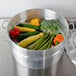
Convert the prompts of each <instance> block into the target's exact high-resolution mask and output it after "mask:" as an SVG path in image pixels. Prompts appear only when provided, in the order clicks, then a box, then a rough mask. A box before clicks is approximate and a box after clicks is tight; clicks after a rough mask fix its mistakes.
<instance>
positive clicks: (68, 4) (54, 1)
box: [0, 0, 76, 17]
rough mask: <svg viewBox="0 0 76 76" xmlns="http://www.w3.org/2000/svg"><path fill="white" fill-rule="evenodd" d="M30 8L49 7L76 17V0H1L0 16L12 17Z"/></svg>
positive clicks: (64, 14)
mask: <svg viewBox="0 0 76 76" xmlns="http://www.w3.org/2000/svg"><path fill="white" fill-rule="evenodd" d="M30 8H49V9H52V10H54V11H57V12H58V13H60V14H62V15H63V16H66V17H76V0H0V17H11V16H14V15H15V14H17V13H18V12H21V11H24V10H26V9H30Z"/></svg>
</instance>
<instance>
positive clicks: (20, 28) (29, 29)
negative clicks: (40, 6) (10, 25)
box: [16, 26, 36, 32]
mask: <svg viewBox="0 0 76 76" xmlns="http://www.w3.org/2000/svg"><path fill="white" fill-rule="evenodd" d="M16 27H17V28H18V29H19V30H20V32H32V31H36V30H35V29H31V28H28V27H20V26H16Z"/></svg>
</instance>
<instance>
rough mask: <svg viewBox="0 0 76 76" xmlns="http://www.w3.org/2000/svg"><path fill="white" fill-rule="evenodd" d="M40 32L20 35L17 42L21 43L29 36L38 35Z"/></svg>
mask: <svg viewBox="0 0 76 76" xmlns="http://www.w3.org/2000/svg"><path fill="white" fill-rule="evenodd" d="M38 33H39V32H38V31H33V32H27V33H23V34H20V35H19V36H18V37H17V40H18V41H21V40H23V39H25V38H27V37H29V36H33V35H36V34H38Z"/></svg>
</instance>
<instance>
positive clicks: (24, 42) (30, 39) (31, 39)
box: [18, 32, 44, 47]
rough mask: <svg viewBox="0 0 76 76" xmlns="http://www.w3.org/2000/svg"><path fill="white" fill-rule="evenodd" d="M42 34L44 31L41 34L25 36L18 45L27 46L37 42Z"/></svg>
mask: <svg viewBox="0 0 76 76" xmlns="http://www.w3.org/2000/svg"><path fill="white" fill-rule="evenodd" d="M42 36H44V33H43V32H41V33H40V34H37V35H34V36H30V37H28V38H25V39H24V40H22V41H20V42H19V43H18V45H19V46H21V47H26V46H27V45H29V44H31V43H33V42H35V41H36V40H38V39H39V38H40V37H42Z"/></svg>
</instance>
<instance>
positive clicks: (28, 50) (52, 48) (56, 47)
mask: <svg viewBox="0 0 76 76" xmlns="http://www.w3.org/2000/svg"><path fill="white" fill-rule="evenodd" d="M30 10H47V11H52V12H54V13H56V14H57V15H59V16H60V17H62V18H63V20H64V21H65V23H66V25H68V23H67V21H66V19H65V18H64V17H63V16H62V15H60V14H58V13H57V12H55V11H53V10H50V9H41V8H34V9H28V10H25V11H22V12H20V13H18V14H21V13H23V12H26V11H30ZM18 14H16V15H15V16H14V17H16V16H17V15H18ZM14 17H12V18H11V19H10V21H11V20H12V19H13V18H14ZM10 21H9V23H10ZM9 23H8V25H9ZM8 25H7V27H8ZM6 30H7V35H8V39H9V41H10V42H11V43H12V44H14V45H15V46H16V47H18V48H20V49H21V50H23V51H25V50H27V52H46V51H48V50H54V49H58V47H60V46H61V45H62V44H63V43H64V41H65V40H66V37H67V35H68V32H69V27H68V26H67V30H68V32H67V35H66V36H65V38H64V40H63V42H61V43H60V44H58V45H56V46H55V47H51V48H50V49H45V50H30V49H27V48H22V47H20V46H18V45H17V44H15V43H14V42H13V41H12V40H11V38H10V36H9V32H8V29H7V28H6Z"/></svg>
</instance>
